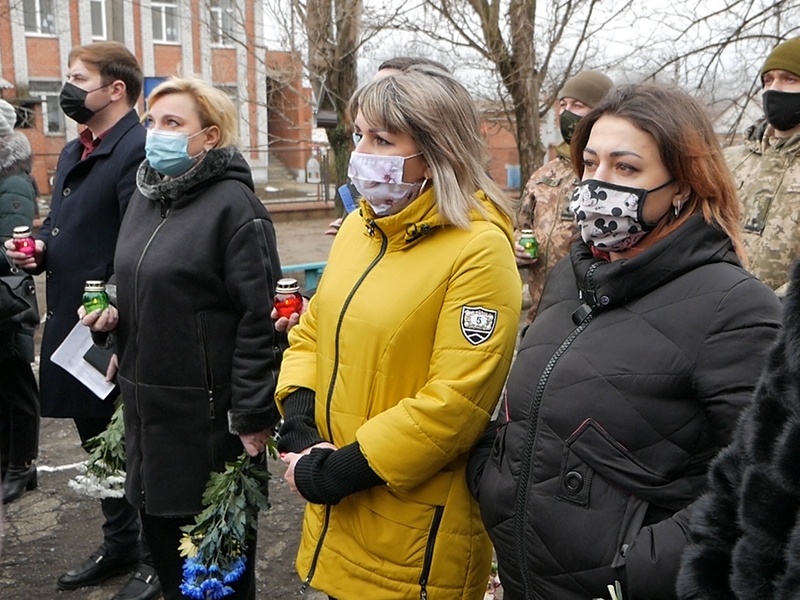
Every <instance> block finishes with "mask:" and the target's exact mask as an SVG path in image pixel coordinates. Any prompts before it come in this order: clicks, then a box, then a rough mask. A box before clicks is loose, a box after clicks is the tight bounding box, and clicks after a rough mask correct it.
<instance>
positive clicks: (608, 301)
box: [600, 296, 611, 306]
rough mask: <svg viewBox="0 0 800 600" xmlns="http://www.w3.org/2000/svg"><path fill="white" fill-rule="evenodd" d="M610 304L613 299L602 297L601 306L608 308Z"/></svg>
mask: <svg viewBox="0 0 800 600" xmlns="http://www.w3.org/2000/svg"><path fill="white" fill-rule="evenodd" d="M610 302H611V298H609V297H608V296H600V304H602V305H603V306H608V305H609V303H610Z"/></svg>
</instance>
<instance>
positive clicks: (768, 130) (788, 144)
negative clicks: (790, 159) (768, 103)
mask: <svg viewBox="0 0 800 600" xmlns="http://www.w3.org/2000/svg"><path fill="white" fill-rule="evenodd" d="M744 145H745V147H746V148H747V149H748V150H749V151H750V152H753V153H754V154H767V153H768V152H773V153H776V154H794V153H797V152H798V151H800V133H798V134H795V135H793V136H792V137H788V138H776V137H775V128H774V127H772V126H771V125H770V124H769V123H767V120H766V119H760V120H758V121H756V122H755V123H753V124H752V125H750V127H748V128H747V129H746V130H745V132H744Z"/></svg>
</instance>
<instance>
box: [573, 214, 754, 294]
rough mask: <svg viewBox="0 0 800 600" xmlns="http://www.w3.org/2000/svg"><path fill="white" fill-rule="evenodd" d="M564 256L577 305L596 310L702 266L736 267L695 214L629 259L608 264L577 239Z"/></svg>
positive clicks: (716, 234) (722, 238)
mask: <svg viewBox="0 0 800 600" xmlns="http://www.w3.org/2000/svg"><path fill="white" fill-rule="evenodd" d="M570 258H571V260H572V269H573V272H574V273H575V280H576V282H577V284H578V289H579V291H580V293H581V297H582V299H583V301H584V302H586V303H587V304H588V305H589V306H591V307H592V308H600V309H605V308H611V307H613V306H618V305H620V304H623V303H625V302H628V301H630V300H633V299H635V298H639V297H641V296H644V295H645V294H647V293H648V292H650V291H652V290H654V289H656V288H658V287H661V286H662V285H664V284H666V283H668V282H670V281H672V280H673V279H677V278H678V277H680V276H681V275H683V274H685V273H688V272H689V271H692V270H693V269H696V268H697V267H699V266H701V265H704V264H708V263H717V262H727V263H730V264H734V265H737V266H741V262H740V261H739V259H738V257H737V256H736V254H735V253H734V251H733V244H732V243H731V241H730V239H729V238H728V236H727V235H726V234H725V232H724V231H722V230H721V229H720V228H718V227H715V226H713V225H711V224H709V223H706V221H705V219H704V218H703V216H702V215H701V214H697V215H693V216H692V217H690V218H689V219H688V220H687V221H686V222H685V223H684V224H683V225H681V226H680V227H679V228H678V229H677V230H676V231H673V232H672V233H671V234H669V235H668V236H667V237H665V238H664V239H661V240H659V241H658V242H656V243H655V244H653V245H652V246H650V247H649V248H647V249H646V250H644V251H643V252H641V253H640V254H637V255H636V256H634V257H633V258H628V259H620V260H615V261H611V262H609V261H607V260H605V259H603V258H599V257H596V256H594V255H593V254H592V251H591V249H590V248H589V246H587V245H586V244H585V243H584V242H583V240H582V239H581V238H577V239H576V240H574V241H573V242H572V246H571V247H570Z"/></svg>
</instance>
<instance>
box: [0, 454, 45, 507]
mask: <svg viewBox="0 0 800 600" xmlns="http://www.w3.org/2000/svg"><path fill="white" fill-rule="evenodd" d="M37 485H38V482H37V480H36V465H32V464H31V465H28V466H27V467H17V466H15V465H9V466H8V470H7V471H6V476H5V477H4V478H3V504H8V503H9V502H13V501H14V500H16V499H17V498H19V497H20V496H22V494H23V493H25V490H35V489H36V486H37Z"/></svg>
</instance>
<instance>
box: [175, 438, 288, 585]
mask: <svg viewBox="0 0 800 600" xmlns="http://www.w3.org/2000/svg"><path fill="white" fill-rule="evenodd" d="M269 451H270V454H272V455H273V456H275V442H274V441H273V440H270V443H269ZM269 477H270V474H269V471H267V469H266V468H265V467H264V466H263V465H261V464H257V463H255V462H253V460H251V458H250V456H249V455H248V454H247V453H246V452H245V453H242V454H241V455H240V456H239V458H238V459H237V460H235V461H234V462H229V463H227V464H226V465H225V470H224V471H223V472H222V473H213V474H212V475H211V479H210V480H209V482H208V484H207V485H206V490H205V493H204V494H203V504H204V505H205V506H206V508H205V510H203V512H202V513H200V514H199V515H197V517H195V523H194V525H187V526H186V527H183V528H182V531H183V532H184V536H183V537H182V538H181V543H180V553H181V556H185V557H186V560H185V561H184V563H183V583H182V584H181V586H180V589H181V592H182V593H183V595H184V596H188V597H189V598H197V599H199V600H209V599H216V598H223V597H225V596H228V595H230V594H232V593H233V589H232V588H231V587H230V585H229V584H231V583H233V582H234V581H236V580H238V579H239V578H240V577H241V576H242V573H244V568H245V562H246V560H247V557H246V556H245V550H246V548H247V543H248V541H250V540H252V539H253V537H254V533H255V531H256V528H257V522H256V516H257V515H258V511H259V510H267V509H268V508H269V502H268V501H267V498H266V496H265V495H264V493H263V492H262V486H264V485H265V484H266V482H267V480H268V479H269Z"/></svg>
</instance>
